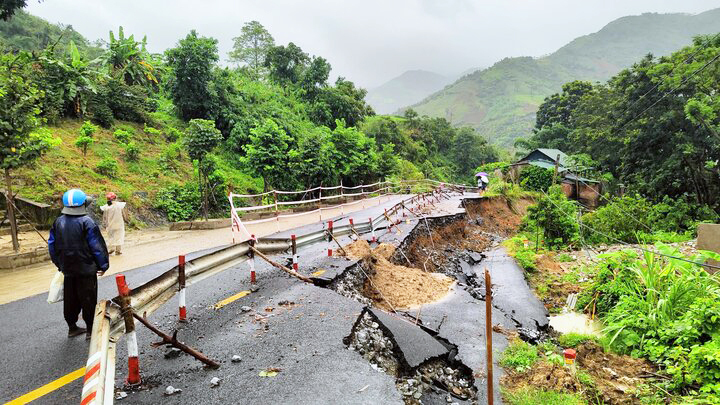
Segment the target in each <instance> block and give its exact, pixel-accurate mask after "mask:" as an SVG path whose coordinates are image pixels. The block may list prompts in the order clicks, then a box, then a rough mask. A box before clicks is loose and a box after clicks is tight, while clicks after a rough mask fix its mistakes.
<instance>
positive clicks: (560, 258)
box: [555, 253, 575, 263]
mask: <svg viewBox="0 0 720 405" xmlns="http://www.w3.org/2000/svg"><path fill="white" fill-rule="evenodd" d="M555 261H556V262H560V263H567V262H574V261H575V259H573V257H572V256H570V255H569V254H567V253H560V254H559V255H557V256H555Z"/></svg>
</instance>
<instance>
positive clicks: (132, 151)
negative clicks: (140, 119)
mask: <svg viewBox="0 0 720 405" xmlns="http://www.w3.org/2000/svg"><path fill="white" fill-rule="evenodd" d="M139 158H140V148H139V147H138V146H137V145H136V144H135V142H130V143H128V144H127V145H125V160H126V161H128V162H136V161H137V160H138V159H139Z"/></svg>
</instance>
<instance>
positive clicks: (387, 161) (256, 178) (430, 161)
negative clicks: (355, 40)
mask: <svg viewBox="0 0 720 405" xmlns="http://www.w3.org/2000/svg"><path fill="white" fill-rule="evenodd" d="M0 37H1V38H2V41H0V44H1V45H2V47H3V49H4V51H5V57H6V59H7V63H8V64H13V63H14V64H21V65H22V66H24V67H27V69H26V70H25V71H26V72H27V73H28V75H27V76H28V84H29V85H31V86H32V89H35V90H32V89H30V91H36V92H41V93H37V94H38V96H33V100H35V101H33V103H34V104H32V103H31V104H30V106H31V107H32V108H34V110H33V111H32V113H31V114H30V115H29V116H28V119H29V120H31V121H32V123H33V125H31V127H38V124H42V123H44V124H45V125H46V126H47V129H45V130H42V131H41V133H44V134H46V135H47V134H52V135H54V137H53V136H49V138H48V137H47V136H46V137H45V138H43V139H45V141H43V142H45V143H43V147H42V152H43V153H45V152H46V155H45V156H44V157H42V158H41V160H40V165H39V169H38V168H37V167H35V168H33V167H29V166H27V164H26V165H23V166H25V167H21V166H18V165H16V166H14V167H13V170H14V171H16V172H17V174H18V176H19V179H20V181H19V185H20V193H21V194H22V195H24V196H26V197H30V198H35V199H38V200H41V201H45V202H56V199H57V196H58V195H59V194H61V193H62V192H63V191H64V190H65V189H66V188H68V187H71V186H79V187H83V188H85V189H86V191H87V192H89V193H92V194H102V193H104V192H105V191H106V190H107V189H113V190H115V191H118V192H120V195H121V198H124V199H127V200H130V202H131V204H133V205H137V204H140V203H142V204H145V205H147V202H144V201H143V202H141V201H139V200H137V199H135V197H134V195H133V194H134V193H135V192H137V191H150V193H151V195H150V198H151V199H152V202H151V205H152V206H154V207H156V208H158V209H160V210H162V211H163V212H164V213H165V214H166V215H168V216H169V217H170V218H171V219H173V220H179V219H190V218H192V217H194V216H197V215H199V213H200V212H201V211H203V212H209V213H210V214H212V213H213V212H217V213H221V212H224V209H225V208H224V207H225V205H226V199H225V198H223V197H222V196H223V195H226V193H227V191H228V188H229V187H234V188H235V189H236V190H242V191H260V190H262V189H266V190H267V189H271V188H276V189H286V190H292V189H301V188H309V187H314V186H317V185H321V184H322V185H335V184H339V183H340V182H342V183H343V184H344V185H347V186H353V185H357V184H361V183H363V182H374V181H377V180H382V179H384V178H389V177H395V178H423V177H426V176H428V177H434V178H437V179H439V180H444V181H450V180H468V179H470V178H471V177H472V170H473V169H474V168H475V167H476V166H477V165H478V164H480V163H483V162H485V161H491V160H495V159H497V156H498V153H497V151H496V150H495V149H494V148H492V147H490V146H488V144H487V141H486V140H485V139H483V138H481V137H479V136H478V135H477V134H476V133H475V132H474V131H473V130H471V129H468V128H455V127H453V126H451V125H450V123H449V122H448V121H446V120H444V119H435V118H427V117H419V116H417V114H413V113H412V112H409V113H408V114H407V115H406V117H404V118H397V117H395V118H386V117H376V116H374V112H373V110H372V108H370V107H369V106H368V105H367V104H366V103H365V101H364V98H365V96H366V91H365V90H364V89H361V88H358V87H356V86H355V85H354V83H352V82H351V81H349V80H347V79H345V78H342V77H340V78H338V79H337V80H336V81H335V82H334V83H330V82H329V81H328V78H329V76H330V72H331V65H330V63H329V62H328V61H327V60H326V59H324V58H322V57H320V56H311V55H308V54H307V53H305V52H304V51H303V50H302V49H301V48H300V47H299V46H297V45H296V44H294V43H292V42H291V43H288V44H287V45H277V44H275V42H274V39H273V38H272V35H271V34H270V33H269V32H267V31H266V30H265V28H264V27H263V26H262V25H261V24H260V23H258V22H256V21H253V22H250V23H247V24H245V26H243V27H242V29H241V30H240V32H239V36H238V37H237V38H235V42H234V45H235V46H234V49H233V50H232V52H231V53H230V60H231V61H232V62H233V63H235V65H236V66H234V67H232V68H223V67H220V66H218V61H219V60H220V59H221V56H220V55H219V54H218V48H217V40H216V39H214V38H208V37H203V36H202V35H201V34H199V33H197V32H196V31H192V32H190V33H189V34H188V35H187V36H185V37H184V38H182V39H180V40H179V41H178V43H177V45H176V46H175V47H173V48H171V49H168V50H166V51H165V52H164V53H163V54H151V53H149V52H148V51H147V49H146V44H147V39H146V38H142V39H137V38H136V37H135V36H134V35H127V34H126V33H125V32H124V31H123V29H122V27H120V28H119V29H118V30H117V31H116V32H111V33H110V35H109V37H108V41H107V42H105V43H99V44H98V45H99V46H94V45H92V44H90V43H89V42H88V41H87V40H85V39H84V38H82V37H81V36H80V35H79V34H77V33H76V32H75V31H73V30H72V28H71V27H59V26H54V25H50V24H47V23H46V22H44V21H43V20H41V19H38V18H36V17H33V16H30V15H28V14H26V13H24V12H22V11H18V12H17V13H16V15H15V16H14V17H13V18H11V19H10V20H9V21H7V22H2V23H0ZM27 51H32V52H31V53H30V52H27ZM13 54H15V55H22V57H20V58H17V59H13V57H12V55H13ZM33 94H35V93H33ZM40 95H41V96H40ZM8 100H10V99H9V98H8ZM33 106H34V107H33ZM84 121H87V124H84V125H81V123H82V122H84ZM90 122H92V123H93V125H95V126H97V127H93V126H92V125H91V124H90ZM29 129H31V128H30V127H29ZM26 132H27V131H26ZM23 136H26V137H27V136H28V135H27V134H25V135H23ZM46 138H47V139H46ZM18 139H19V138H18ZM50 139H54V141H53V142H54V143H55V144H57V143H58V142H61V144H60V145H59V146H57V145H50V143H48V142H46V141H48V140H50ZM18 142H20V141H18ZM51 146H54V147H51ZM13 153H15V152H13V151H9V150H8V156H9V157H8V159H9V158H11V157H12V156H11V155H12V154H13ZM36 155H37V156H39V155H40V153H38V154H36ZM37 156H36V157H37ZM27 163H28V164H29V163H31V162H30V161H28V162H27ZM63 163H64V164H63ZM78 167H79V168H78ZM38 170H39V172H40V173H39V174H38ZM81 172H82V173H81ZM193 172H194V175H192V173H193ZM188 173H190V174H191V175H190V176H188ZM58 179H62V181H57V180H58ZM193 189H197V190H198V193H197V195H196V194H195V193H193V192H190V191H191V190H193ZM182 205H185V206H182ZM201 208H202V210H201Z"/></svg>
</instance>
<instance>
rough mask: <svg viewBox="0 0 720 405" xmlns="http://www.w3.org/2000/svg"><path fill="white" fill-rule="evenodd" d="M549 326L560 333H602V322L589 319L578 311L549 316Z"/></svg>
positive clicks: (597, 334) (596, 334)
mask: <svg viewBox="0 0 720 405" xmlns="http://www.w3.org/2000/svg"><path fill="white" fill-rule="evenodd" d="M550 326H552V328H553V329H555V330H556V331H558V332H560V333H562V334H565V333H582V334H584V335H594V336H601V335H602V324H601V323H600V322H599V321H598V320H597V319H595V320H591V319H590V318H589V317H588V316H587V315H585V314H581V313H578V312H567V313H563V314H559V315H553V316H551V317H550Z"/></svg>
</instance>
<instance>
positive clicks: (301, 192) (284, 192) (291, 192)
mask: <svg viewBox="0 0 720 405" xmlns="http://www.w3.org/2000/svg"><path fill="white" fill-rule="evenodd" d="M318 190H322V187H315V188H311V189H307V190H300V191H280V190H275V192H276V193H278V194H303V193H310V192H313V191H318Z"/></svg>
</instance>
